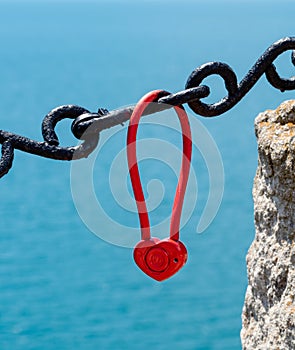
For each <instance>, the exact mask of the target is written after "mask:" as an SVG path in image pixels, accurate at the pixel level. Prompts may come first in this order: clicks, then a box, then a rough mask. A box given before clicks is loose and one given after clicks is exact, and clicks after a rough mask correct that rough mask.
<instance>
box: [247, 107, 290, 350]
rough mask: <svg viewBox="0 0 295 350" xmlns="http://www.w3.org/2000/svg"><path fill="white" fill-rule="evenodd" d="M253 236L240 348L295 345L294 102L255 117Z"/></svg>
mask: <svg viewBox="0 0 295 350" xmlns="http://www.w3.org/2000/svg"><path fill="white" fill-rule="evenodd" d="M255 132H256V136H257V140H258V168H257V173H256V176H255V180H254V187H253V198H254V213H255V214H254V216H255V229H256V235H255V239H254V241H253V243H252V245H251V247H250V249H249V252H248V255H247V268H248V288H247V291H246V297H245V304H244V308H243V314H242V321H243V328H242V331H241V340H242V347H243V349H244V350H250V349H251V350H254V349H255V350H259V349H263V350H272V349H276V350H289V349H290V350H294V349H295V300H294V299H295V240H294V238H295V100H292V101H287V102H284V103H282V104H281V105H280V106H279V107H278V108H277V109H276V110H274V111H272V110H267V111H266V112H264V113H260V114H259V115H258V117H257V118H256V120H255Z"/></svg>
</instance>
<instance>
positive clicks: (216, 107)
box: [0, 37, 295, 177]
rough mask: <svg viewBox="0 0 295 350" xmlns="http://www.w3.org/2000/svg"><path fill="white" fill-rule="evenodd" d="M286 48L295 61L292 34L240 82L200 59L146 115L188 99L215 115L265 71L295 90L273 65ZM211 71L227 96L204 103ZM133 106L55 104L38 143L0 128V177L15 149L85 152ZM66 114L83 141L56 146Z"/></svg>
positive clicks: (67, 154)
mask: <svg viewBox="0 0 295 350" xmlns="http://www.w3.org/2000/svg"><path fill="white" fill-rule="evenodd" d="M288 50H294V51H292V56H291V60H292V63H293V65H295V37H291V38H289V37H287V38H283V39H281V40H279V41H277V42H275V43H274V44H273V45H271V46H270V47H269V48H268V49H267V50H266V51H265V52H264V54H263V55H262V56H261V57H260V58H259V59H258V61H257V62H256V63H255V64H254V66H253V67H252V68H251V69H250V70H249V72H248V73H247V75H246V76H245V77H244V79H243V80H242V81H241V82H240V83H239V84H238V81H237V76H236V74H235V73H234V71H233V70H232V69H231V67H230V66H228V65H227V64H225V63H221V62H209V63H206V64H203V65H202V66H200V67H199V68H197V69H196V70H194V71H193V72H192V73H191V75H190V76H189V78H188V80H187V83H186V85H185V90H183V91H180V92H178V93H176V94H170V95H168V96H164V97H161V98H160V99H159V100H158V101H157V103H154V104H153V106H151V107H150V108H147V109H146V111H145V114H146V115H147V114H151V113H155V112H159V111H162V110H164V109H168V108H171V107H172V106H178V105H182V104H185V103H188V105H189V107H190V108H191V109H192V110H193V111H194V112H195V113H196V114H199V115H201V116H204V117H214V116H217V115H220V114H222V113H225V112H226V111H228V110H229V109H231V108H232V107H233V106H234V105H236V104H237V103H238V102H239V101H240V100H241V99H242V98H243V97H244V96H245V95H246V94H247V92H248V91H249V90H250V89H251V88H252V87H253V86H254V85H255V83H256V82H257V81H258V80H259V78H260V77H261V76H262V75H263V74H264V73H265V75H266V78H267V80H268V81H269V83H270V84H271V85H272V86H274V87H275V88H276V89H279V90H281V91H282V92H283V91H285V90H294V89H295V77H292V78H290V79H284V78H281V77H280V76H279V75H278V73H277V70H276V67H275V66H274V64H273V61H274V60H275V59H276V58H277V57H278V56H279V55H281V54H282V53H283V52H285V51H288ZM213 74H217V75H219V76H221V77H222V78H223V80H224V83H225V88H226V90H227V92H228V95H227V96H225V97H224V98H223V99H222V100H220V101H218V102H216V103H214V104H206V103H204V102H201V101H200V99H202V98H205V97H207V96H209V94H210V89H209V87H208V86H205V85H203V86H202V85H201V83H202V81H203V80H204V79H205V78H207V77H208V76H210V75H213ZM133 109H134V106H131V107H127V108H123V109H118V110H114V111H110V112H109V111H107V110H106V109H103V108H100V109H99V110H98V111H97V113H91V112H89V111H88V110H87V109H85V108H82V107H79V106H75V105H66V106H61V107H58V108H55V109H53V110H52V111H51V112H49V113H48V114H47V115H46V117H45V118H44V119H43V122H42V135H43V139H44V141H43V142H39V141H35V140H31V139H29V138H27V137H24V136H20V135H16V134H13V133H11V132H7V131H3V130H0V143H1V144H2V152H1V153H2V157H1V159H0V177H2V176H4V175H5V174H7V173H8V171H9V169H10V168H11V167H12V161H13V156H14V149H18V150H21V151H23V152H27V153H31V154H36V155H38V156H42V157H46V158H51V159H59V160H69V161H70V160H73V159H80V158H86V157H88V156H89V154H90V153H91V152H92V151H93V150H94V149H95V147H96V146H97V144H98V141H99V133H100V132H101V131H102V130H104V129H108V128H111V127H113V126H115V125H118V124H122V123H124V122H126V121H128V120H129V119H130V117H131V114H132V112H133ZM68 118H69V119H74V121H73V123H72V133H73V134H74V136H75V137H76V138H78V139H81V140H83V143H81V144H80V145H78V146H73V147H59V140H58V137H57V135H56V133H55V127H56V125H57V123H58V122H59V121H61V120H63V119H68Z"/></svg>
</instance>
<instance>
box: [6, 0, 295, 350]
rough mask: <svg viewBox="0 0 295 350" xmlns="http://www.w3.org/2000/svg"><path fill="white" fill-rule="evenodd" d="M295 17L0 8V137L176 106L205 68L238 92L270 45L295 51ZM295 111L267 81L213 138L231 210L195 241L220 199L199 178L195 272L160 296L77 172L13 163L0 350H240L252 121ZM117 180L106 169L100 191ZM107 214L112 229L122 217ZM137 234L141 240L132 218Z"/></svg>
mask: <svg viewBox="0 0 295 350" xmlns="http://www.w3.org/2000/svg"><path fill="white" fill-rule="evenodd" d="M294 10H295V3H294V1H290V2H284V1H268V2H266V1H262V2H260V3H259V4H257V3H255V2H253V3H252V2H247V3H246V2H244V3H243V2H237V3H235V2H225V1H216V2H212V1H209V2H205V1H204V2H198V1H195V2H193V1H192V2H185V1H179V2H176V1H175V2H172V3H170V4H168V1H163V2H161V1H155V2H142V3H141V2H134V3H131V2H130V3H129V2H125V1H124V2H123V1H122V2H114V3H112V2H111V1H110V2H108V3H99V2H98V1H97V3H96V4H95V3H86V2H85V3H83V2H81V3H71V2H70V1H67V2H64V3H62V2H58V3H53V2H52V3H49V2H48V3H45V2H44V3H43V2H42V3H41V1H40V2H39V3H25V2H22V3H11V4H8V3H3V2H0V44H1V50H0V62H1V79H0V96H1V100H0V115H1V128H2V129H5V130H10V131H14V132H17V133H20V134H24V135H26V136H29V137H32V138H35V139H39V140H40V139H41V136H40V124H41V121H42V118H43V116H44V114H46V113H47V112H48V111H49V110H51V109H52V108H54V107H56V106H59V105H62V104H79V105H82V106H85V107H86V108H88V109H90V110H95V109H96V108H97V107H105V108H109V109H112V108H116V107H121V106H122V105H126V104H131V103H134V102H136V101H137V100H138V99H139V98H140V97H141V96H142V95H143V94H144V93H146V92H148V91H149V90H152V89H159V88H164V89H169V90H171V91H177V90H179V89H181V88H182V87H183V86H184V83H185V80H186V78H187V77H188V75H189V74H190V72H191V71H192V70H193V69H194V68H195V67H197V66H199V65H200V64H202V63H205V62H207V61H213V60H220V61H225V62H227V63H229V64H230V65H231V66H232V67H233V69H234V70H235V71H236V72H237V75H238V78H239V79H241V78H242V77H243V75H244V74H245V73H246V72H247V70H248V69H249V68H250V67H251V65H252V64H253V63H254V62H255V60H256V59H257V58H258V57H259V55H260V54H261V53H262V52H263V51H264V49H266V48H267V47H268V45H270V44H271V43H272V42H274V41H276V40H278V39H279V38H281V37H284V36H288V35H289V36H291V35H292V34H293V35H294V25H293V22H294ZM289 61H290V60H289V55H286V56H285V57H282V59H281V60H280V62H279V63H278V67H280V68H279V70H280V72H282V74H283V75H285V76H288V75H290V74H291V73H292V69H291V68H292V67H291V64H290V62H289ZM208 83H210V81H209V80H208ZM211 90H212V94H213V95H212V100H214V99H217V98H219V97H221V96H222V94H223V93H224V90H223V88H222V83H221V81H220V80H219V79H216V80H214V79H213V80H211ZM293 96H294V93H285V94H284V95H282V94H281V93H280V92H279V91H277V90H275V89H274V88H272V87H271V86H270V85H269V84H268V83H266V81H265V79H264V78H262V79H261V81H260V82H259V83H258V84H257V86H256V87H255V88H254V89H253V90H252V91H251V92H250V93H249V95H248V96H247V97H246V98H245V99H244V100H243V101H242V102H241V103H240V104H239V105H238V106H236V107H235V108H234V109H233V110H232V111H231V112H228V113H227V114H226V115H224V116H223V117H219V118H217V119H213V120H208V121H206V122H204V124H205V125H206V127H207V128H208V130H209V131H210V133H211V134H212V136H213V137H214V139H215V141H216V144H217V146H218V148H219V150H220V152H221V155H222V158H223V163H224V171H225V192H224V198H223V201H222V204H221V207H220V210H219V212H218V215H217V216H216V218H215V220H214V221H213V223H212V224H211V225H210V227H209V228H208V229H207V230H206V231H205V232H204V233H203V234H201V235H198V234H196V233H195V227H196V225H197V223H198V221H199V219H200V214H201V212H202V209H203V207H204V205H205V203H206V198H207V194H208V179H207V177H208V175H207V173H206V168H205V166H204V164H203V165H202V164H201V162H200V167H199V168H198V169H199V172H198V187H199V197H198V198H199V200H198V203H197V206H196V208H195V210H194V213H193V215H192V217H191V219H190V220H189V222H188V223H187V225H186V226H185V227H184V229H183V230H182V240H183V241H184V242H185V244H186V245H187V247H188V250H189V262H188V264H187V265H186V266H185V268H184V269H183V270H182V271H181V272H180V273H178V274H177V275H176V276H175V277H174V278H172V279H170V280H168V281H166V282H164V283H162V284H159V283H156V282H153V281H152V280H150V279H149V278H147V277H146V276H145V275H143V274H142V273H141V272H140V271H139V270H138V269H137V268H136V266H135V265H134V263H133V259H132V251H131V250H130V249H124V248H119V247H117V246H114V245H110V244H107V243H106V242H104V241H103V240H101V239H99V238H97V237H96V236H95V235H94V234H92V233H91V232H90V231H89V230H88V229H87V228H86V227H85V226H84V224H83V223H82V221H81V220H80V218H79V216H78V214H77V211H76V209H75V206H74V203H73V200H72V196H71V187H70V164H69V163H63V162H54V161H50V160H44V159H40V158H37V157H35V156H29V155H26V154H22V153H21V152H16V155H15V161H14V166H13V169H12V171H11V172H10V173H9V175H8V176H6V177H5V178H3V179H2V180H1V181H0V188H1V195H2V201H1V202H0V213H1V214H0V215H1V244H0V278H1V286H0V348H1V349H4V350H6V349H14V350H20V349H25V350H30V349H43V350H50V349H71V350H72V349H82V350H88V349H89V350H92V349H103V350H121V349H128V350H138V349H140V350H146V349H152V348H153V349H157V350H166V349H183V350H193V349H202V350H209V349H214V350H215V349H216V350H217V349H224V350H225V349H226V350H230V349H239V348H240V347H241V345H240V339H239V332H240V329H241V311H242V305H243V299H244V294H245V289H246V285H247V275H246V266H245V256H246V252H247V249H248V247H249V245H250V243H251V241H252V239H253V236H254V226H253V215H252V212H253V204H252V199H251V188H252V180H253V176H254V174H255V168H256V162H257V156H256V143H255V137H254V132H253V120H254V117H255V116H256V115H257V114H258V112H260V111H262V110H265V109H269V108H275V107H276V106H277V105H278V104H279V103H280V102H282V101H283V100H284V99H290V98H292V97H293ZM69 125H70V124H69V123H67V122H64V123H61V126H60V127H59V128H58V130H59V133H60V135H61V138H62V140H63V141H62V143H63V144H65V145H70V144H75V142H76V141H75V140H74V138H72V137H71V136H69V131H68V129H69ZM124 137H125V136H124V135H123V134H122V139H121V140H118V142H123V143H124V142H125V139H124ZM109 147H110V149H109V152H110V153H109V154H112V145H111V144H110V145H109ZM196 157H198V156H197V155H196ZM107 159H108V157H107V155H106V156H105V161H106V160H107ZM196 159H197V158H196ZM195 161H196V162H197V160H195ZM108 171H109V170H108V169H107V167H104V166H100V167H99V165H98V168H97V169H96V176H95V179H94V181H97V182H99V181H100V179H106V178H108ZM167 174H168V175H169V172H167ZM165 178H166V176H165ZM169 179H170V177H169V176H167V178H166V179H165V181H167V186H168V187H169V186H171V188H173V186H174V185H175V178H174V177H172V179H171V180H169ZM101 181H103V180H101ZM170 181H171V182H170ZM97 186H99V185H97ZM100 190H101V191H102V192H101V193H100V195H101V196H103V197H104V196H108V195H109V192H108V189H107V188H106V189H105V192H103V189H101V188H100ZM170 192H171V191H169V193H168V199H167V198H166V200H167V201H171V200H172V194H171V197H169V196H170ZM172 193H173V191H172ZM106 198H107V197H106ZM107 210H109V211H112V210H113V212H114V215H116V214H115V212H116V209H115V207H114V209H112V202H110V204H109V207H108V208H107ZM163 210H165V207H164V209H163V208H159V212H158V214H157V212H156V211H155V213H153V215H154V219H155V220H156V219H157V215H163ZM166 210H167V208H166ZM128 220H129V219H128ZM129 224H130V225H131V226H136V224H137V218H136V216H135V215H133V216H131V217H130V223H129ZM103 229H104V228H103V227H101V230H103Z"/></svg>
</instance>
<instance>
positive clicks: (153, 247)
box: [127, 90, 192, 281]
mask: <svg viewBox="0 0 295 350" xmlns="http://www.w3.org/2000/svg"><path fill="white" fill-rule="evenodd" d="M165 95H169V93H168V92H166V91H163V90H156V91H152V92H150V93H148V94H146V95H145V96H144V97H143V98H142V99H141V100H140V101H139V102H138V104H137V105H136V107H135V109H134V111H133V113H132V116H131V118H130V123H129V127H128V134H127V159H128V166H129V174H130V178H131V184H132V188H133V192H134V197H135V200H136V205H137V210H138V215H139V220H140V227H141V241H140V242H139V243H138V244H137V245H136V246H135V248H134V260H135V262H136V264H137V265H138V267H139V268H140V269H141V270H142V271H143V272H144V273H146V274H147V275H148V276H150V277H152V278H153V279H155V280H157V281H163V280H165V279H167V278H169V277H171V276H173V275H174V274H175V273H176V272H177V271H178V270H180V269H181V268H182V266H183V265H184V264H185V263H186V261H187V250H186V247H185V246H184V244H183V243H182V242H181V241H179V225H180V217H181V211H182V206H183V200H184V194H185V190H186V185H187V181H188V176H189V170H190V163H191V154H192V140H191V130H190V125H189V121H188V116H187V114H186V112H185V110H184V108H183V107H182V106H177V107H174V109H175V111H176V113H177V116H178V118H179V121H180V125H181V130H182V138H183V156H182V164H181V170H180V176H179V180H178V184H177V188H176V193H175V197H174V203H173V209H172V215H171V222H170V237H169V238H167V239H164V240H160V239H158V238H151V233H150V223H149V216H148V211H147V207H146V203H145V198H144V194H143V190H142V186H141V182H140V176H139V170H138V164H137V156H136V135H137V129H138V123H139V120H140V118H141V116H142V114H143V113H144V111H145V109H146V108H147V107H148V105H149V104H150V103H152V102H156V101H158V99H159V98H160V97H163V96H165Z"/></svg>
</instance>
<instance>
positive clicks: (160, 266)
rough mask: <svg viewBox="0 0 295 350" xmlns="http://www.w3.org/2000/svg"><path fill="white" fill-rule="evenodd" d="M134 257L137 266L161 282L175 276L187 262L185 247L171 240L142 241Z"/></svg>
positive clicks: (153, 239)
mask: <svg viewBox="0 0 295 350" xmlns="http://www.w3.org/2000/svg"><path fill="white" fill-rule="evenodd" d="M133 255H134V260H135V262H136V264H137V266H138V267H139V268H140V269H141V270H142V271H143V272H144V273H145V274H147V275H148V276H150V277H151V278H153V279H155V280H157V281H159V282H160V281H164V280H165V279H167V278H169V277H171V276H173V275H174V274H175V273H176V272H177V271H179V270H180V269H181V268H182V267H183V265H184V264H185V263H186V261H187V250H186V247H185V245H184V244H183V243H182V242H180V241H174V240H172V239H169V238H168V239H165V240H162V241H161V240H159V239H158V238H151V239H149V240H142V241H140V242H139V243H137V245H136V246H135V248H134V253H133Z"/></svg>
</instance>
